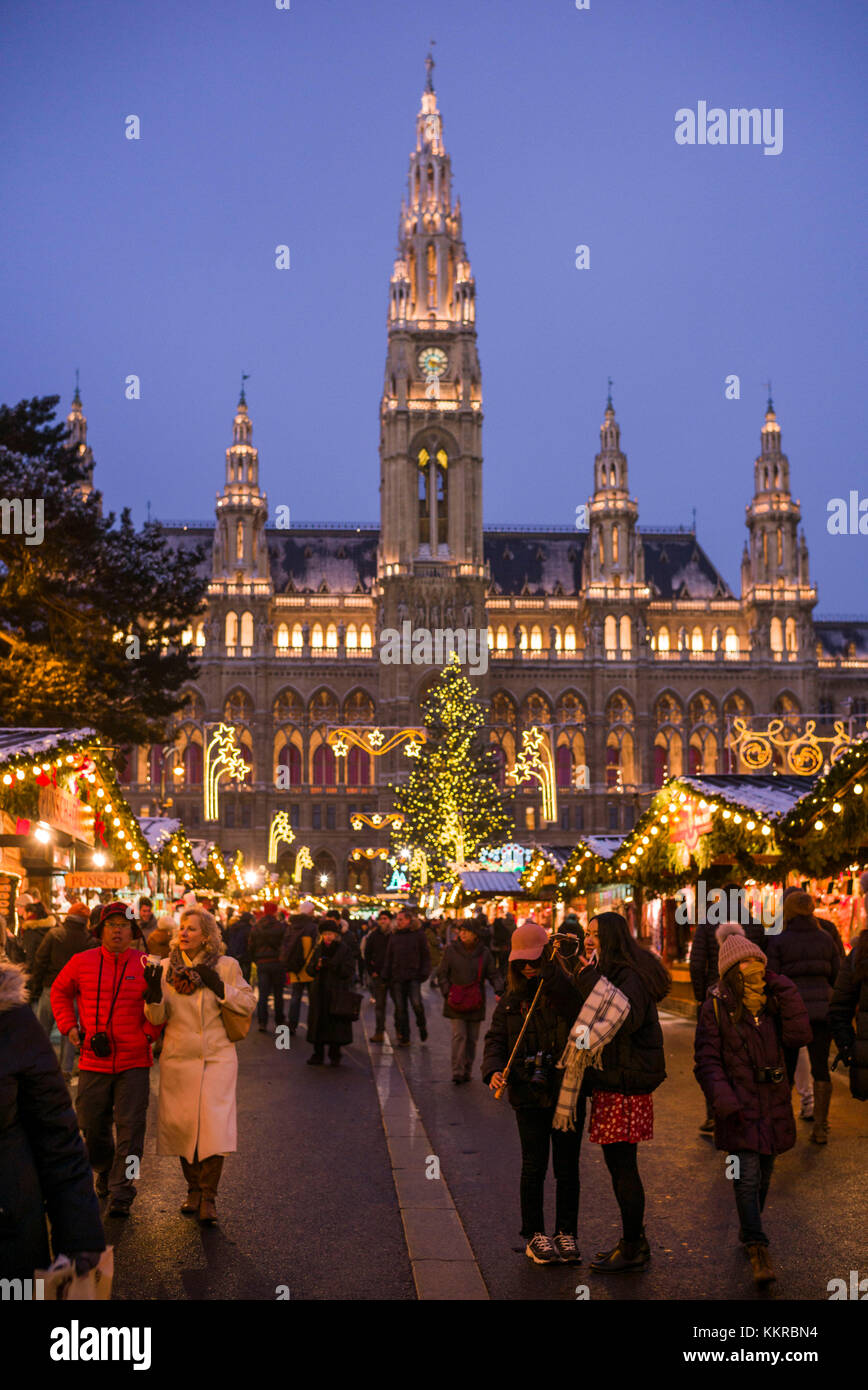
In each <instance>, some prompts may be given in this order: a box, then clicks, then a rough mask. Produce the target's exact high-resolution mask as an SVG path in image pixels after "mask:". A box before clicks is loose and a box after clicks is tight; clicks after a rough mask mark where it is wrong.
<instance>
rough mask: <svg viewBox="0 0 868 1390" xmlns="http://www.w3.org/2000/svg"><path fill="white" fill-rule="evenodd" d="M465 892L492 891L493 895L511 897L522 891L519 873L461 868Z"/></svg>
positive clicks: (462, 885) (460, 874)
mask: <svg viewBox="0 0 868 1390" xmlns="http://www.w3.org/2000/svg"><path fill="white" fill-rule="evenodd" d="M458 877H459V879H460V880H461V887H462V888H463V889H464V891H465V893H475V894H477V895H478V894H482V893H490V894H491V895H492V896H493V897H497V898H499V897H511V896H512V895H513V894H515V893H520V892H521V879H520V878H519V876H518V874H513V873H499V872H497V871H496V870H493V869H484V870H477V869H473V870H470V871H468V870H466V869H465V870H461V871H460V872H459V874H458Z"/></svg>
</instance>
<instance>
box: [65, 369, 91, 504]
mask: <svg viewBox="0 0 868 1390" xmlns="http://www.w3.org/2000/svg"><path fill="white" fill-rule="evenodd" d="M66 423H67V425H68V426H69V445H70V448H74V449H75V451H76V454H77V456H78V458H77V461H78V463H79V465H81V466H83V467H84V476H83V477H82V480H81V482H80V483H79V487H80V489H81V493H82V496H83V497H87V496H88V495H89V493H91V492H93V450H92V449H91V448H90V446H89V444H88V442H87V416H86V415H85V414H84V412H83V410H82V408H81V393H80V391H79V389H78V372H76V374H75V395H74V396H73V398H72V409H71V410H70V412H69V414H68V415H67V417H66Z"/></svg>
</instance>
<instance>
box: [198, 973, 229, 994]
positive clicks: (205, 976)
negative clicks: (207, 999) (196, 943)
mask: <svg viewBox="0 0 868 1390" xmlns="http://www.w3.org/2000/svg"><path fill="white" fill-rule="evenodd" d="M196 974H197V975H198V976H199V979H200V980H201V981H202V983H203V985H205V986H206V987H207V988H208V989H210V990H213V991H214V993H215V994H216V995H217V998H218V999H222V998H223V996H224V995H225V993H226V989H225V987H224V984H223V981H222V980H221V978H220V976H219V975H218V973H217V971H216V970H212V969H211V967H210V966H208V965H197V966H196Z"/></svg>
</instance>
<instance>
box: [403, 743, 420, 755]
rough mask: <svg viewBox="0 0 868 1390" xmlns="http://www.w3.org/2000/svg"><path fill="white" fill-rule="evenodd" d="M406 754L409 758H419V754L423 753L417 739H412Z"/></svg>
mask: <svg viewBox="0 0 868 1390" xmlns="http://www.w3.org/2000/svg"><path fill="white" fill-rule="evenodd" d="M404 752H405V753H406V755H407V757H408V758H418V756H419V754H420V753H421V752H422V745H421V743H417V741H416V739H411V740H410V742H409V743H408V744H407V745H406V747H405V749H404Z"/></svg>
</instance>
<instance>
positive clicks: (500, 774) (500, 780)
mask: <svg viewBox="0 0 868 1390" xmlns="http://www.w3.org/2000/svg"><path fill="white" fill-rule="evenodd" d="M491 756H492V758H493V761H494V766H493V771H492V776H493V777H494V780H495V782H496V783H497V785H498V786H499V787H500V789H501V791H502V790H503V788H504V786H505V781H506V754H505V753H504V751H503V749H502V748H501V746H500V744H499V743H493V744H492V745H491Z"/></svg>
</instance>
